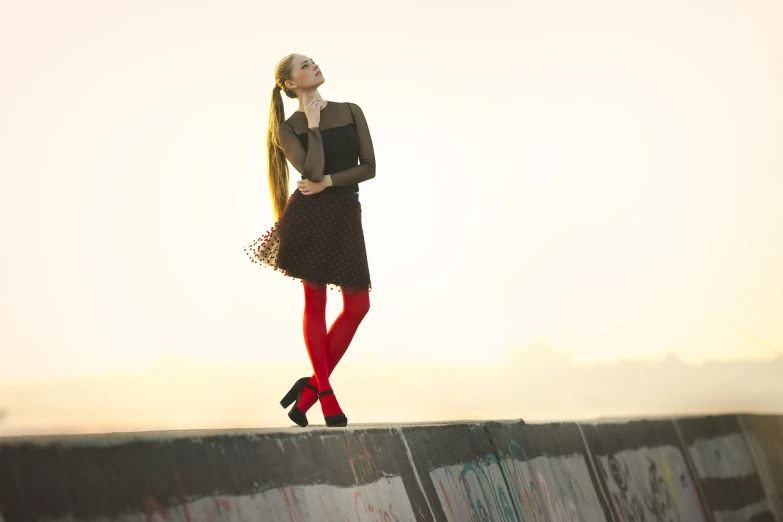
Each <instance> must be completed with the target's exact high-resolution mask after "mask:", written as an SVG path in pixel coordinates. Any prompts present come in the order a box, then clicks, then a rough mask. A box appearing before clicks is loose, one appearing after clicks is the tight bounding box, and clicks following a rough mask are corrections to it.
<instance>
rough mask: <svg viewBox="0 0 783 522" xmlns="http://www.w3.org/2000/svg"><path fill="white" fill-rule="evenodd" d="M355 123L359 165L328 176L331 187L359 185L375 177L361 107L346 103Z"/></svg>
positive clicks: (373, 155)
mask: <svg viewBox="0 0 783 522" xmlns="http://www.w3.org/2000/svg"><path fill="white" fill-rule="evenodd" d="M348 106H349V107H350V109H351V112H353V117H354V120H355V121H356V134H358V136H359V165H357V166H355V167H351V168H349V169H345V170H341V171H340V172H335V173H334V174H330V176H331V178H332V186H334V187H342V186H347V185H353V184H355V183H361V182H362V181H367V180H368V179H371V178H374V177H375V151H374V149H373V146H372V138H371V137H370V128H369V127H368V126H367V120H366V119H365V118H364V113H363V112H362V109H361V107H359V106H358V105H356V104H355V103H348Z"/></svg>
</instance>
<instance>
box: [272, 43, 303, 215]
mask: <svg viewBox="0 0 783 522" xmlns="http://www.w3.org/2000/svg"><path fill="white" fill-rule="evenodd" d="M296 54H297V53H291V54H289V55H287V56H286V57H285V58H283V59H282V60H280V62H278V64H277V65H276V66H275V88H274V89H273V90H272V104H271V105H270V107H269V129H268V130H267V133H266V162H267V168H268V171H269V173H268V176H269V179H268V181H269V195H270V197H271V200H272V209H273V211H274V215H275V219H277V218H279V217H280V214H282V213H283V209H285V205H286V203H287V202H288V196H289V194H288V183H289V174H288V163H286V159H285V154H284V153H283V149H282V147H280V129H279V127H280V124H281V123H282V122H283V121H285V107H283V97H282V96H281V95H280V91H283V92H285V95H286V96H288V97H289V98H296V97H297V96H296V92H295V91H292V90H290V89H288V88H287V87H286V86H285V82H286V80H290V79H291V70H292V67H291V66H292V64H293V60H294V56H296Z"/></svg>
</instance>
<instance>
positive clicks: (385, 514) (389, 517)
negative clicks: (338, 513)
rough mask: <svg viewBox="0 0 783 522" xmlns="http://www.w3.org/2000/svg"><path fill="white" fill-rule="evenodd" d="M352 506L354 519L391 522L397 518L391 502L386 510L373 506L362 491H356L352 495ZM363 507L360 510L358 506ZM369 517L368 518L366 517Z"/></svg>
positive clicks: (370, 521) (360, 521) (369, 521)
mask: <svg viewBox="0 0 783 522" xmlns="http://www.w3.org/2000/svg"><path fill="white" fill-rule="evenodd" d="M353 501H354V507H355V508H356V521H357V522H364V521H365V520H366V521H368V522H392V521H398V520H399V519H398V518H397V517H396V516H395V515H394V512H393V508H392V505H391V503H390V504H389V507H388V511H386V510H384V509H381V508H378V507H375V506H374V505H373V504H368V503H367V502H366V501H365V500H364V497H362V492H361V491H357V492H356V493H355V494H354V496H353ZM361 507H363V508H364V511H363V512H360V508H361ZM368 517H369V518H368Z"/></svg>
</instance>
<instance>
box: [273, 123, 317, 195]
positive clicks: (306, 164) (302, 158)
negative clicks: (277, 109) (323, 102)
mask: <svg viewBox="0 0 783 522" xmlns="http://www.w3.org/2000/svg"><path fill="white" fill-rule="evenodd" d="M279 129H280V146H281V147H282V149H283V153H284V154H285V157H286V159H287V160H288V161H290V162H291V165H293V166H294V168H295V169H296V170H298V171H299V172H300V173H301V174H302V175H304V177H305V178H306V179H309V180H310V181H313V182H316V183H317V182H319V181H321V180H322V179H323V176H324V145H323V140H322V139H321V129H320V128H319V127H313V128H308V129H307V140H308V141H307V150H305V148H304V147H303V146H302V142H301V141H299V138H298V137H297V135H296V133H295V132H294V129H293V128H292V127H291V126H290V125H289V124H288V123H286V122H282V123H281V124H280V127H279Z"/></svg>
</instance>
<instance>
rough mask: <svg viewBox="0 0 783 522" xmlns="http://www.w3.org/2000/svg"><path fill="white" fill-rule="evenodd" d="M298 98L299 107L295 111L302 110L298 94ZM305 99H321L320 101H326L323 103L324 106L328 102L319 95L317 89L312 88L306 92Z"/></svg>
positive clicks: (302, 106) (300, 98) (300, 96)
mask: <svg viewBox="0 0 783 522" xmlns="http://www.w3.org/2000/svg"><path fill="white" fill-rule="evenodd" d="M298 98H299V108H298V109H296V112H304V105H302V95H301V94H300V95H299V96H298ZM307 99H308V100H321V101H322V102H326V103H324V107H326V106H327V105H329V102H328V101H326V100H324V99H323V98H322V97H321V93H319V92H318V89H314V90H312V91H310V92H308V93H307Z"/></svg>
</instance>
